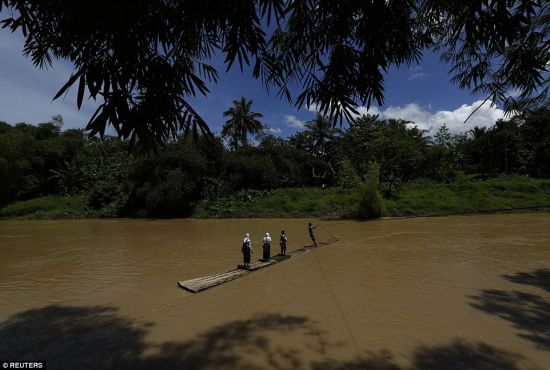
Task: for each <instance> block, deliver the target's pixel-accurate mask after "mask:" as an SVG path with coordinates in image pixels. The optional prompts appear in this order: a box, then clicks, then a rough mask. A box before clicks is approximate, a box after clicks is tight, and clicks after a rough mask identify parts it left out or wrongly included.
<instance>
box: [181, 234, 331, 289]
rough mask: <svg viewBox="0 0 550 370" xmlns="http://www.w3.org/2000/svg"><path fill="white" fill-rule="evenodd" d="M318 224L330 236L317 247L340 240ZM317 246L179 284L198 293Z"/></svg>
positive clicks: (308, 246)
mask: <svg viewBox="0 0 550 370" xmlns="http://www.w3.org/2000/svg"><path fill="white" fill-rule="evenodd" d="M318 226H321V227H322V228H323V230H324V231H325V232H326V233H327V234H328V236H329V238H328V240H327V241H322V242H317V248H320V247H326V246H327V245H330V244H333V243H335V242H337V241H338V240H339V239H338V237H336V236H334V235H333V234H331V233H330V232H329V231H328V230H327V229H326V228H325V227H324V226H323V225H321V224H319V225H318ZM315 248H316V247H315V246H313V245H306V246H304V247H302V248H299V249H296V250H293V251H291V252H288V253H287V254H286V255H284V256H282V255H277V256H273V257H271V258H270V259H269V260H267V261H264V260H259V261H257V262H254V263H252V264H250V265H249V266H244V265H238V266H237V268H236V269H234V270H230V271H226V272H220V273H218V274H214V275H209V276H203V277H199V278H195V279H189V280H181V281H179V282H178V285H179V286H180V287H181V288H183V289H185V290H188V291H190V292H192V293H198V292H201V291H203V290H206V289H208V288H212V287H215V286H217V285H220V284H223V283H227V282H229V281H231V280H235V279H238V278H240V277H243V276H245V275H248V274H251V273H252V272H254V271H257V270H260V269H262V268H264V267H269V266H272V265H275V264H277V263H281V262H284V261H286V260H288V259H290V258H292V257H296V256H298V255H301V254H304V253H307V252H310V251H311V250H313V249H315Z"/></svg>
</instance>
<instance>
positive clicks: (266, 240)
mask: <svg viewBox="0 0 550 370" xmlns="http://www.w3.org/2000/svg"><path fill="white" fill-rule="evenodd" d="M270 250H271V237H270V236H269V233H265V236H264V256H263V257H264V261H267V260H269V257H270V254H271V253H270V252H271V251H270Z"/></svg>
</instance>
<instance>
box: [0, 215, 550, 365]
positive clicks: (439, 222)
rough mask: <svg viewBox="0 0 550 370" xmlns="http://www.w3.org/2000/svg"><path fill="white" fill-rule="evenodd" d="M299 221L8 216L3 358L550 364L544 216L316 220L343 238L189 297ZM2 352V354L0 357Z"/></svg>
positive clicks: (0, 268) (0, 236)
mask: <svg viewBox="0 0 550 370" xmlns="http://www.w3.org/2000/svg"><path fill="white" fill-rule="evenodd" d="M307 222H308V220H303V219H292V220H288V219H284V220H279V219H254V220H163V221H157V220H151V221H143V220H82V221H50V222H12V221H8V222H2V223H0V255H1V258H0V302H2V304H1V305H0V353H2V354H7V355H6V356H7V357H9V358H10V359H12V358H13V359H16V360H19V359H46V360H48V361H49V362H50V364H52V366H53V368H128V369H134V368H185V369H206V368H207V369H271V368H275V369H314V370H320V369H329V370H332V369H334V370H336V369H338V370H340V369H350V368H351V369H387V370H390V369H392V370H405V369H407V370H420V369H428V370H432V369H434V370H435V369H467V368H470V369H505V370H508V369H511V370H515V369H546V368H550V316H549V313H550V288H549V287H550V284H549V278H550V265H549V263H548V261H549V257H550V248H549V247H550V227H549V226H550V215H547V214H529V215H491V216H468V217H446V218H422V219H400V220H385V221H376V222H363V223H361V222H342V221H335V222H323V226H324V227H320V228H318V229H316V231H317V234H318V235H317V238H318V240H323V239H328V238H329V237H330V234H335V235H337V236H338V237H339V238H340V241H339V242H337V243H335V244H333V245H331V246H329V247H326V248H322V249H319V250H315V251H312V252H310V253H306V254H304V255H301V256H300V257H298V258H293V259H290V260H288V261H286V262H284V263H281V264H278V265H276V266H273V267H270V268H268V269H265V270H262V271H259V272H256V273H253V274H250V275H248V276H246V277H244V278H242V279H239V280H236V281H233V282H230V283H228V284H224V285H222V286H219V287H216V288H213V289H211V290H207V291H205V292H203V293H199V294H192V293H188V292H186V291H184V290H182V289H180V288H178V287H177V281H178V280H183V279H190V278H194V277H200V276H204V275H208V274H212V273H216V272H221V271H225V270H228V269H232V268H234V266H235V265H236V264H237V263H240V260H241V255H240V247H241V242H240V241H241V238H242V235H243V234H244V233H245V232H250V233H251V234H252V239H253V247H255V250H256V255H255V256H256V257H257V258H258V257H259V254H260V252H261V245H260V244H261V236H262V235H263V234H264V233H265V232H270V233H271V234H272V235H278V234H279V233H280V230H283V229H284V230H285V231H286V233H287V236H288V238H289V242H288V250H292V249H295V248H298V247H301V246H303V245H306V244H308V243H309V241H308V235H307ZM6 356H3V357H6Z"/></svg>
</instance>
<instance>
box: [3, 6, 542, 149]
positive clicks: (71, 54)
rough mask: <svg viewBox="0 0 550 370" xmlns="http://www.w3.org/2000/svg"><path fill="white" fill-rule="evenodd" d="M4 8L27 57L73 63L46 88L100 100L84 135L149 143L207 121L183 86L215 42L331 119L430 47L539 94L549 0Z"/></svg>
mask: <svg viewBox="0 0 550 370" xmlns="http://www.w3.org/2000/svg"><path fill="white" fill-rule="evenodd" d="M0 16H2V18H3V20H2V26H3V27H4V28H8V29H9V30H11V31H12V32H15V31H16V30H21V31H22V32H23V34H24V36H25V46H24V54H25V55H27V56H29V57H31V59H32V61H33V63H34V64H35V65H36V66H38V67H45V66H47V65H49V64H51V63H52V61H53V60H54V59H63V60H68V61H70V62H72V63H73V64H74V73H73V74H72V75H71V76H69V78H68V81H67V83H66V84H65V85H64V86H62V87H61V88H60V90H59V92H58V93H57V94H56V95H55V98H58V97H59V96H61V95H63V94H64V93H66V92H67V91H68V89H69V88H70V87H71V86H73V85H75V86H77V105H78V107H80V106H81V104H82V101H83V99H84V96H85V95H86V94H88V95H89V96H90V97H91V98H93V99H98V100H99V101H100V103H101V104H100V106H99V108H98V109H97V111H96V112H95V114H93V116H92V117H91V118H90V121H89V122H88V124H87V126H86V130H87V131H88V132H89V133H90V134H91V135H95V134H97V133H99V134H101V135H102V134H103V133H104V132H105V129H106V126H107V125H108V124H111V125H112V126H113V127H114V129H115V130H116V132H117V133H118V135H119V137H121V138H124V139H129V143H130V145H131V146H134V145H135V144H138V145H139V146H140V147H142V148H144V149H148V148H154V147H155V146H156V145H157V144H158V143H161V142H165V141H166V140H167V139H168V138H170V137H173V136H175V135H177V134H178V133H180V132H182V131H184V132H189V131H195V132H197V130H199V131H201V132H203V133H207V134H208V133H210V130H209V128H208V125H207V123H206V122H205V121H204V120H203V119H202V118H201V117H200V115H199V114H198V113H197V112H196V111H195V109H194V108H193V107H192V106H191V104H190V103H189V98H190V97H192V96H195V95H197V94H201V95H207V93H208V88H207V82H216V81H217V79H218V71H217V70H216V69H215V68H214V67H213V65H212V64H211V60H212V58H213V56H214V55H215V54H217V53H221V54H222V55H224V56H225V65H226V67H227V69H229V68H231V67H232V66H233V65H234V64H235V62H238V64H239V65H240V67H241V69H242V67H243V65H245V64H247V65H251V66H252V73H253V75H254V77H256V78H258V79H261V80H262V81H263V83H264V84H265V86H266V88H268V89H275V90H276V91H277V93H278V95H279V96H280V97H283V98H285V99H288V101H289V102H291V103H293V104H295V105H296V106H303V105H304V104H305V105H316V106H317V107H318V108H319V109H320V111H321V112H322V113H323V115H328V116H330V117H333V118H345V119H353V117H354V116H355V114H356V112H355V107H356V106H358V105H366V106H367V107H368V106H370V105H371V104H372V103H377V104H383V103H384V74H385V73H387V72H388V71H389V69H390V67H392V66H401V65H409V64H411V63H418V62H419V61H420V60H421V57H422V53H423V52H424V51H425V50H429V49H431V50H434V51H437V52H438V53H440V55H441V56H442V58H443V60H445V61H446V62H448V63H449V64H450V66H451V68H450V71H449V73H450V75H451V78H452V80H453V81H454V82H456V83H457V84H458V86H459V87H460V88H463V89H468V90H470V91H472V92H475V93H480V94H483V95H485V96H486V98H487V100H491V102H493V103H495V104H501V105H502V106H503V107H504V108H505V109H506V110H507V111H520V112H521V111H525V110H528V109H530V108H531V107H539V106H543V105H544V104H547V103H548V88H549V76H548V75H549V73H548V66H549V61H550V48H549V47H548V45H549V43H550V3H549V2H547V1H544V0H470V1H467V2H465V1H454V0H373V1H352V0H344V1H332V0H293V1H285V0H244V1H243V0H225V1H215V0H203V1H200V2H196V1H164V0H132V1H130V0H120V1H108V0H98V1H93V2H74V1H70V0H0ZM294 91H297V93H296V94H294ZM340 122H341V121H340Z"/></svg>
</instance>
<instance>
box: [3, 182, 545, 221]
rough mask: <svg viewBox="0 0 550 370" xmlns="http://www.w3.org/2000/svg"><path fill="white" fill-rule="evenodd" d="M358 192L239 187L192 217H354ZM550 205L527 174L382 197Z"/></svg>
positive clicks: (410, 212)
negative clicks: (243, 190) (246, 190)
mask: <svg viewBox="0 0 550 370" xmlns="http://www.w3.org/2000/svg"><path fill="white" fill-rule="evenodd" d="M357 202H358V195H357V194H356V192H354V191H351V190H350V191H346V190H343V189H341V188H326V189H321V188H284V189H276V190H271V191H249V192H240V193H237V194H235V195H232V196H231V197H226V198H219V199H217V200H211V201H203V202H201V203H199V204H198V205H197V206H196V207H195V211H194V213H193V215H192V217H195V218H225V217H332V218H339V217H353V216H354V214H355V213H356V207H357ZM543 205H550V180H542V179H532V178H529V177H523V176H499V177H496V178H491V179H476V178H475V177H472V176H468V177H461V178H460V179H459V180H457V181H455V182H453V183H450V184H441V183H433V182H430V181H418V182H413V183H408V184H405V185H403V186H402V187H401V189H400V191H399V193H398V195H397V196H396V197H394V198H393V199H384V204H383V206H384V209H383V216H389V217H398V216H434V215H445V214H454V213H467V212H473V213H476V212H487V211H491V210H506V209H514V208H523V207H536V206H543ZM108 214H111V213H110V212H107V211H106V210H91V209H90V208H89V207H88V205H87V202H86V197H81V196H72V197H41V198H36V199H31V200H27V201H21V202H16V203H13V204H10V205H8V206H7V207H4V208H3V209H0V218H4V219H6V218H17V219H57V218H89V217H101V216H104V215H108Z"/></svg>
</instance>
